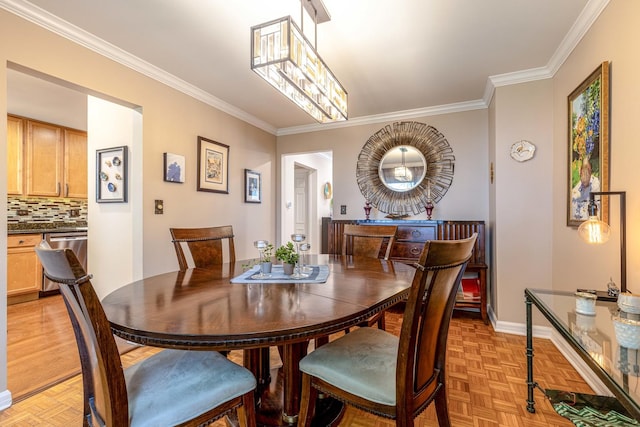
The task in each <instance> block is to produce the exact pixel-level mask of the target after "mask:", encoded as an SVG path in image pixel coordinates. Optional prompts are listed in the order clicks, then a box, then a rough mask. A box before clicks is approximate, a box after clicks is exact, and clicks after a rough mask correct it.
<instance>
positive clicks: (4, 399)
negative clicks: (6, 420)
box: [0, 390, 12, 411]
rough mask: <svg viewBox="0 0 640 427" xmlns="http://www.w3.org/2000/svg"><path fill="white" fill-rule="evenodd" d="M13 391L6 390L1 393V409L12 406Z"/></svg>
mask: <svg viewBox="0 0 640 427" xmlns="http://www.w3.org/2000/svg"><path fill="white" fill-rule="evenodd" d="M11 403H12V400H11V392H10V391H9V390H5V391H3V392H1V393H0V411H3V410H5V409H7V408H8V407H10V406H11Z"/></svg>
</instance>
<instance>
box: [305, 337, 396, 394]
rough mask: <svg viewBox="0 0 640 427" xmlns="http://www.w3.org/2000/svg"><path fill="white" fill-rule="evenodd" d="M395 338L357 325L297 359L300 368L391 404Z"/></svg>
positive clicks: (343, 387) (350, 390) (329, 381)
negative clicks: (352, 329) (299, 359)
mask: <svg viewBox="0 0 640 427" xmlns="http://www.w3.org/2000/svg"><path fill="white" fill-rule="evenodd" d="M398 343H399V338H398V337H396V336H395V335H392V334H390V333H388V332H385V331H383V330H381V329H374V328H359V329H356V330H355V331H353V332H351V333H349V334H347V335H345V336H343V337H340V339H337V340H335V341H332V342H330V343H328V344H325V345H323V346H321V347H319V348H317V349H316V350H314V351H313V352H312V353H310V354H308V355H307V356H306V357H304V358H303V359H302V360H301V361H300V370H301V371H302V372H305V373H307V374H309V375H312V376H314V377H317V378H320V379H321V380H324V381H326V382H328V383H330V384H332V385H334V386H336V387H338V388H340V389H342V390H345V391H347V392H349V393H351V394H354V395H356V396H360V397H362V398H364V399H367V400H370V401H372V402H376V403H381V404H383V405H390V406H395V404H396V364H397V358H398Z"/></svg>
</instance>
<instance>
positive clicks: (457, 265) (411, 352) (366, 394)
mask: <svg viewBox="0 0 640 427" xmlns="http://www.w3.org/2000/svg"><path fill="white" fill-rule="evenodd" d="M476 236H477V234H475V233H474V234H473V235H472V236H471V237H470V238H468V239H463V240H437V241H435V240H434V241H429V242H427V243H426V244H425V247H424V249H423V251H422V253H421V255H420V260H419V261H418V262H417V263H416V264H415V266H416V273H415V275H414V278H413V282H412V284H411V289H410V291H409V297H408V300H407V303H406V307H405V311H404V316H403V320H402V327H401V331H400V336H399V337H397V336H395V335H393V334H391V333H389V332H386V331H383V330H381V329H376V328H359V329H357V330H355V331H353V332H351V333H350V334H347V335H344V336H341V337H340V338H337V339H336V340H334V341H332V342H330V343H328V344H325V345H323V346H321V347H320V348H318V349H316V350H314V351H313V352H311V353H309V354H308V355H307V356H305V357H304V358H303V359H302V360H301V361H300V371H301V372H302V396H301V398H300V402H301V408H300V414H299V420H300V424H299V425H304V426H309V425H311V419H312V418H313V415H314V411H315V403H316V399H317V397H318V393H319V392H321V393H324V394H326V395H329V396H332V397H334V398H336V399H338V400H339V401H342V402H345V403H347V404H350V405H352V406H355V407H357V408H360V409H362V410H365V411H368V412H371V413H373V414H376V415H379V416H382V417H386V418H391V419H395V420H396V425H398V426H406V427H412V426H413V425H414V418H415V417H416V416H418V415H419V414H420V413H421V412H422V411H423V410H424V409H425V408H426V407H427V406H428V405H429V404H430V403H431V402H433V401H435V407H436V414H437V417H438V424H439V425H440V426H441V427H445V426H450V425H451V423H450V420H449V411H448V409H447V395H446V385H445V377H446V376H445V365H446V352H447V335H448V333H449V323H450V321H451V314H452V312H453V306H454V303H455V299H456V292H457V290H458V286H459V285H460V280H461V279H462V274H463V273H464V269H465V267H466V265H467V263H468V261H469V258H470V257H471V251H472V250H473V245H474V243H475V240H476Z"/></svg>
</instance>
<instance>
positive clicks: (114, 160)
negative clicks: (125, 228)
mask: <svg viewBox="0 0 640 427" xmlns="http://www.w3.org/2000/svg"><path fill="white" fill-rule="evenodd" d="M128 151H129V148H128V147H127V146H126V145H125V146H122V147H113V148H104V149H101V150H96V175H97V176H96V202H97V203H126V202H127V155H128Z"/></svg>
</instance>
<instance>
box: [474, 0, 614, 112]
mask: <svg viewBox="0 0 640 427" xmlns="http://www.w3.org/2000/svg"><path fill="white" fill-rule="evenodd" d="M609 1H610V0H589V1H588V2H587V4H586V5H585V6H584V8H583V9H582V11H581V12H580V15H578V18H577V19H576V21H575V22H574V23H573V25H572V26H571V28H570V29H569V31H568V32H567V34H566V35H565V36H564V39H562V42H561V43H560V45H559V46H558V48H557V49H556V51H555V52H554V53H553V55H552V56H551V59H550V60H549V62H548V63H547V65H546V66H544V67H539V68H531V69H529V70H522V71H516V72H513V73H506V74H497V75H495V76H489V78H488V79H487V85H486V87H485V92H484V96H483V98H482V99H483V100H484V102H485V103H486V104H487V105H489V102H490V101H491V98H492V97H493V93H494V91H495V88H496V87H499V86H508V85H513V84H518V83H526V82H531V81H535V80H544V79H550V78H552V77H553V76H554V75H555V74H556V73H557V72H558V70H559V69H560V67H561V66H562V64H564V62H565V61H566V60H567V58H568V57H569V55H570V54H571V52H573V49H575V48H576V46H577V45H578V43H580V40H582V38H583V37H584V35H585V34H586V33H587V31H589V28H591V25H593V23H594V22H595V21H596V19H598V16H600V14H601V13H602V11H603V10H604V9H605V8H606V7H607V5H608V4H609Z"/></svg>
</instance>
